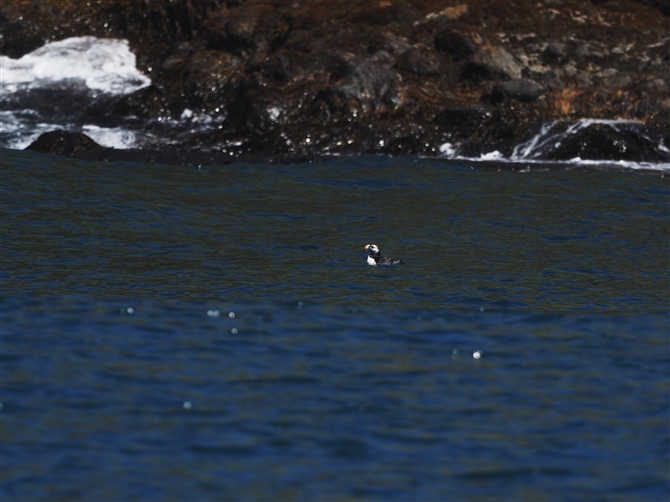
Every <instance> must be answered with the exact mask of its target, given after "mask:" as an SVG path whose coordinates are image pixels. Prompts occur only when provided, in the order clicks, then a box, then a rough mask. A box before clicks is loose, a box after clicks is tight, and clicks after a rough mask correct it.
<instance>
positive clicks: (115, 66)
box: [0, 37, 151, 94]
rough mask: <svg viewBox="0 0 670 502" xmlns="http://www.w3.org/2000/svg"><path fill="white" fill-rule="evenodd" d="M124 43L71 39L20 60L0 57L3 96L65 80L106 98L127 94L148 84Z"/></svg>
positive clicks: (80, 38) (46, 46) (44, 47)
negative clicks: (75, 81)
mask: <svg viewBox="0 0 670 502" xmlns="http://www.w3.org/2000/svg"><path fill="white" fill-rule="evenodd" d="M135 63H136V61H135V55H134V54H133V53H132V52H131V51H130V49H129V47H128V42H127V41H126V40H117V39H98V38H95V37H74V38H68V39H65V40H61V41H58V42H52V43H48V44H46V45H44V46H42V47H40V48H39V49H37V50H35V51H33V52H31V53H29V54H26V55H25V56H23V57H21V58H20V59H10V58H9V57H7V56H0V67H1V69H0V81H1V82H2V85H1V89H2V93H3V94H4V93H14V92H16V91H17V90H18V89H20V88H32V87H39V86H40V85H43V84H48V83H52V82H57V81H61V80H66V79H75V80H80V81H83V82H85V84H86V87H88V88H89V89H92V90H97V91H101V92H105V93H109V94H129V93H131V92H134V91H136V90H138V89H141V88H142V87H146V86H148V85H149V84H150V83H151V80H150V79H149V78H147V77H146V76H144V75H142V74H141V73H140V72H139V71H138V70H137V68H136V67H135Z"/></svg>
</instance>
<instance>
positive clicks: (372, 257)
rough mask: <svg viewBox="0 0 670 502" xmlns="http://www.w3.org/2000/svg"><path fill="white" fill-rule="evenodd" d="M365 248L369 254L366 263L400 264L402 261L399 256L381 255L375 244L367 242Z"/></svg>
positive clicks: (373, 264) (374, 265) (374, 264)
mask: <svg viewBox="0 0 670 502" xmlns="http://www.w3.org/2000/svg"><path fill="white" fill-rule="evenodd" d="M363 249H365V250H366V251H367V252H368V253H370V254H369V256H368V265H372V266H373V267H376V266H377V265H402V264H403V263H404V262H403V261H402V260H401V259H400V258H387V257H386V256H382V253H381V251H379V248H378V247H377V246H376V245H375V244H368V245H367V246H365V248H363Z"/></svg>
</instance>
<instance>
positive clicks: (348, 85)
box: [316, 53, 403, 116]
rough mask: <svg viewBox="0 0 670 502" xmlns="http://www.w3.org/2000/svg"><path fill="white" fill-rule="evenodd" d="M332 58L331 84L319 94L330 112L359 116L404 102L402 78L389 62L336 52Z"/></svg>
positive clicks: (317, 98)
mask: <svg viewBox="0 0 670 502" xmlns="http://www.w3.org/2000/svg"><path fill="white" fill-rule="evenodd" d="M332 59H333V62H334V68H333V70H332V72H331V75H330V82H329V85H328V86H327V87H326V88H325V89H323V90H322V91H320V92H319V94H318V95H317V97H316V100H317V101H323V102H325V103H326V104H327V107H328V110H329V112H330V113H332V114H334V115H335V116H337V115H341V114H344V115H354V116H357V115H358V114H360V113H369V112H376V111H380V110H394V109H396V108H398V107H399V106H400V105H401V104H402V102H403V95H402V92H401V90H400V82H401V81H402V79H401V77H400V75H399V74H398V72H397V71H395V70H394V69H393V68H391V67H390V66H389V65H388V63H386V62H384V61H378V60H374V59H367V58H359V57H357V56H356V55H354V54H351V53H336V54H334V55H333V57H332Z"/></svg>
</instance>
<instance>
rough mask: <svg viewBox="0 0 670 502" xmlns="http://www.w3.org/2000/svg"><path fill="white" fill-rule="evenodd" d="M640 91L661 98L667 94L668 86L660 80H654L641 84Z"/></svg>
mask: <svg viewBox="0 0 670 502" xmlns="http://www.w3.org/2000/svg"><path fill="white" fill-rule="evenodd" d="M640 90H641V91H642V92H645V93H647V94H651V95H652V96H662V95H664V94H666V93H667V92H668V84H667V83H666V82H665V80H663V79H662V78H654V79H651V80H648V81H647V82H645V83H643V84H642V85H641V86H640Z"/></svg>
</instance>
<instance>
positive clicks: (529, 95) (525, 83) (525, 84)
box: [491, 78, 544, 104]
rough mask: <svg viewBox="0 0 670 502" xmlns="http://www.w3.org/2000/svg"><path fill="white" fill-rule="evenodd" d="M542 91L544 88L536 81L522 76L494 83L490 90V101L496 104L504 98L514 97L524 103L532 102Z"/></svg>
mask: <svg viewBox="0 0 670 502" xmlns="http://www.w3.org/2000/svg"><path fill="white" fill-rule="evenodd" d="M543 92H544V90H543V89H542V87H541V86H540V85H539V84H538V83H537V82H533V81H532V80H527V79H524V78H522V79H518V80H512V81H510V82H505V83H503V84H497V85H495V86H494V87H493V90H492V91H491V102H492V103H493V104H498V103H502V102H503V101H505V100H506V99H516V100H518V101H522V102H524V103H532V102H533V101H535V100H536V99H537V98H539V97H540V96H541V95H542V93H543Z"/></svg>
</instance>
